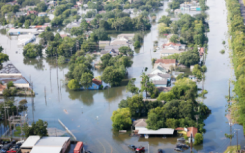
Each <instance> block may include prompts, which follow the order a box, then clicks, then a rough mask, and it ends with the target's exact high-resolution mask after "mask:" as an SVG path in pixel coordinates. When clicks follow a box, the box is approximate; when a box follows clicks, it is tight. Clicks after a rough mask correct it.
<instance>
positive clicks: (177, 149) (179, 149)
mask: <svg viewBox="0 0 245 153" xmlns="http://www.w3.org/2000/svg"><path fill="white" fill-rule="evenodd" d="M174 150H175V151H181V152H182V151H183V149H181V148H174Z"/></svg>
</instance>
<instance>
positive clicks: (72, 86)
mask: <svg viewBox="0 0 245 153" xmlns="http://www.w3.org/2000/svg"><path fill="white" fill-rule="evenodd" d="M67 86H68V88H69V89H71V90H77V89H79V88H80V86H79V82H78V81H76V80H75V79H72V80H70V81H69V82H68V85H67Z"/></svg>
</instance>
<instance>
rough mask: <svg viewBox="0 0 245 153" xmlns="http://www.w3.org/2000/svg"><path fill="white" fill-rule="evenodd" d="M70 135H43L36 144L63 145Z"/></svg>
mask: <svg viewBox="0 0 245 153" xmlns="http://www.w3.org/2000/svg"><path fill="white" fill-rule="evenodd" d="M69 139H70V137H42V138H41V139H40V140H39V141H38V142H37V143H36V145H35V146H50V147H51V146H52V147H62V146H63V144H64V143H65V142H66V141H68V140H69Z"/></svg>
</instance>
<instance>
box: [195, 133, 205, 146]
mask: <svg viewBox="0 0 245 153" xmlns="http://www.w3.org/2000/svg"><path fill="white" fill-rule="evenodd" d="M202 142H203V136H202V134H201V133H196V135H195V141H194V145H199V144H202Z"/></svg>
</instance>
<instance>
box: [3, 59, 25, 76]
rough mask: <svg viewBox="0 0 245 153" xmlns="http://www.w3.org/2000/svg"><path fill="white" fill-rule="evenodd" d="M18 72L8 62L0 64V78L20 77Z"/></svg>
mask: <svg viewBox="0 0 245 153" xmlns="http://www.w3.org/2000/svg"><path fill="white" fill-rule="evenodd" d="M21 76H22V75H21V73H20V71H19V70H18V69H17V68H16V67H15V66H14V65H13V64H12V63H10V62H6V63H3V64H2V69H1V70H0V77H21Z"/></svg>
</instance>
